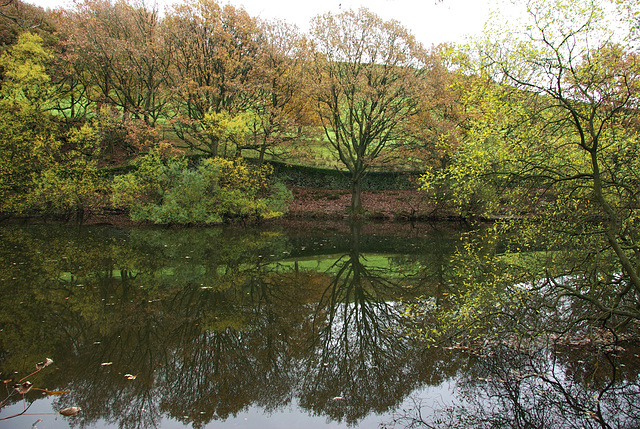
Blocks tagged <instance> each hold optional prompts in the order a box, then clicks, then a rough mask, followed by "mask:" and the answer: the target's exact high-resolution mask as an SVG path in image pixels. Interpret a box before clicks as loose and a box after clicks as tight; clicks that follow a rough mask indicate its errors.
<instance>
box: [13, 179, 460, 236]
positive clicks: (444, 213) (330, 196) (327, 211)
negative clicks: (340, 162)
mask: <svg viewBox="0 0 640 429" xmlns="http://www.w3.org/2000/svg"><path fill="white" fill-rule="evenodd" d="M289 189H290V190H291V192H292V193H293V196H294V199H293V201H292V202H291V203H290V204H289V211H288V213H286V214H285V216H284V219H282V218H278V219H276V220H274V221H276V222H277V221H282V220H287V219H292V220H295V219H312V220H329V221H332V220H341V219H347V218H348V217H349V206H350V204H351V192H350V190H348V189H322V188H311V187H290V188H289ZM362 205H363V208H364V210H365V212H366V218H367V219H370V220H376V221H409V220H432V221H449V220H454V221H456V220H460V217H459V216H458V215H456V214H455V213H454V212H453V211H450V210H445V209H439V208H437V207H435V206H434V205H433V204H430V203H429V202H428V201H427V200H426V197H425V194H424V193H423V192H421V191H418V190H416V189H401V190H375V191H363V192H362ZM38 218H39V219H41V220H43V221H45V222H49V221H50V222H55V223H59V222H63V223H66V222H70V223H73V222H78V219H76V218H74V217H73V216H71V217H69V216H57V217H47V218H46V219H44V218H40V217H38ZM9 219H12V220H13V221H18V222H19V221H20V219H21V218H15V217H7V218H6V219H5V221H6V220H9ZM22 219H24V220H25V221H33V220H35V218H34V217H32V216H28V217H25V218H22ZM80 223H83V224H85V225H114V226H124V227H126V226H139V225H141V223H140V222H133V221H131V220H130V219H129V215H128V213H127V212H126V211H124V210H120V209H112V208H102V209H99V210H87V211H85V213H84V218H83V219H82V222H80Z"/></svg>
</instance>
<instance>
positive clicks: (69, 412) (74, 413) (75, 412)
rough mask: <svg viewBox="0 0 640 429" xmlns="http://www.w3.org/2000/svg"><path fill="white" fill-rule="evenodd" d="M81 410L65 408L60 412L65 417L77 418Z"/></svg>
mask: <svg viewBox="0 0 640 429" xmlns="http://www.w3.org/2000/svg"><path fill="white" fill-rule="evenodd" d="M81 410H82V408H80V407H68V408H63V409H62V410H60V411H58V412H59V413H60V414H62V415H63V416H65V417H72V416H77V415H78V413H79V412H80V411H81Z"/></svg>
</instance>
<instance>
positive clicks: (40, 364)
mask: <svg viewBox="0 0 640 429" xmlns="http://www.w3.org/2000/svg"><path fill="white" fill-rule="evenodd" d="M52 363H53V360H52V359H49V358H46V359H45V360H44V362H38V363H37V364H36V369H37V370H41V369H42V368H45V367H47V366H49V365H51V364H52Z"/></svg>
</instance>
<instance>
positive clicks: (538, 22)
mask: <svg viewBox="0 0 640 429" xmlns="http://www.w3.org/2000/svg"><path fill="white" fill-rule="evenodd" d="M525 6H526V8H527V9H526V10H527V14H526V19H527V20H526V22H525V23H522V24H519V25H517V26H515V27H511V28H507V29H501V28H493V29H491V31H489V32H488V33H487V35H488V37H487V40H486V41H484V43H482V44H481V45H480V50H479V51H478V52H477V54H478V55H477V58H479V60H478V62H477V63H476V66H477V69H475V73H476V75H477V76H478V79H477V80H476V83H477V85H474V87H473V89H472V91H471V94H470V95H469V96H470V97H475V99H476V100H477V103H476V111H475V112H474V115H475V116H474V118H473V119H472V120H471V127H470V130H469V132H468V134H467V135H466V138H465V140H464V142H463V144H462V145H461V146H460V148H458V149H457V150H456V151H455V153H454V155H453V158H454V160H455V161H454V163H453V165H452V168H450V169H448V171H447V172H446V173H445V174H446V179H449V180H451V182H452V183H451V186H452V188H453V189H454V190H455V189H463V190H466V191H468V192H476V191H477V189H478V188H480V187H485V188H489V187H493V188H494V190H495V189H498V188H500V187H501V188H502V189H504V190H506V191H507V192H508V194H505V193H499V192H498V193H496V196H499V197H501V198H499V199H498V198H496V200H495V202H496V203H497V204H496V205H494V206H493V209H494V210H495V209H496V208H498V207H499V208H500V210H504V212H500V214H502V215H506V216H507V218H509V219H510V220H509V221H505V222H504V225H505V226H506V227H507V228H508V230H510V231H515V232H516V233H517V243H515V244H514V246H513V249H512V250H511V252H512V253H513V254H518V255H521V254H522V251H523V249H527V248H529V249H535V250H540V249H544V251H545V252H544V253H543V252H542V251H540V252H539V253H537V254H536V258H535V259H529V260H527V263H526V268H527V271H528V272H527V273H526V277H525V278H523V279H518V280H514V279H513V278H511V279H510V280H509V281H508V282H505V284H503V285H502V286H501V287H504V288H506V290H508V291H511V292H513V294H512V295H513V296H516V295H517V296H520V297H522V296H523V294H522V293H520V292H522V291H520V292H518V290H517V289H518V287H519V286H518V285H520V286H521V285H523V284H526V285H529V287H530V289H529V290H527V291H526V294H527V295H526V299H527V300H529V299H530V298H532V297H543V298H544V299H545V300H546V301H545V302H544V304H540V301H538V302H537V304H535V305H539V307H538V309H541V308H542V306H544V307H545V308H546V309H550V310H549V312H550V313H551V312H552V311H556V309H557V307H558V305H559V303H567V307H569V306H570V307H571V311H563V312H561V313H562V314H558V319H557V320H558V326H559V325H560V322H563V323H562V324H563V325H564V326H565V328H563V329H567V330H568V329H569V328H567V327H566V326H567V323H566V322H567V321H569V320H571V321H572V322H573V323H574V324H573V327H574V328H577V329H580V328H582V329H584V326H585V324H586V323H590V324H591V326H593V324H597V325H598V326H603V327H607V328H610V329H612V330H615V331H620V330H622V329H623V328H625V327H629V326H633V323H631V322H636V323H637V321H638V320H640V310H639V309H640V268H639V267H640V227H639V226H640V224H639V222H638V219H639V218H638V208H639V207H640V176H639V175H638V171H640V163H639V159H640V145H639V144H638V143H639V137H640V134H639V128H638V120H637V112H638V110H639V109H640V104H639V100H640V98H639V97H638V94H639V90H640V60H639V58H638V51H637V49H636V48H635V47H634V45H633V43H632V40H633V37H632V36H633V35H634V33H633V30H634V28H633V26H629V27H628V28H626V29H623V28H621V27H619V28H616V27H617V24H618V23H620V22H625V21H623V20H622V19H621V16H619V15H618V16H616V15H614V14H613V7H612V5H611V3H609V2H606V1H601V2H599V1H596V0H593V1H589V2H584V1H578V0H552V1H549V0H529V1H528V2H526V5H525ZM493 22H499V20H494V21H493ZM614 23H615V25H614ZM621 30H625V32H626V35H627V37H624V36H625V34H624V33H623V32H622V31H621ZM616 31H617V32H616ZM433 179H434V176H431V175H430V174H427V175H426V176H425V181H426V182H427V184H429V182H431V183H433V181H434V180H433ZM464 193H465V192H462V194H464ZM485 195H486V194H485ZM505 196H508V198H505ZM514 196H515V197H517V198H516V199H514V198H513V197H514ZM508 202H513V203H514V204H513V205H512V206H510V207H509V206H508V205H507V203H508ZM493 213H494V214H495V213H496V212H495V211H494V212H493ZM523 213H526V214H527V215H528V216H526V217H524V218H522V214H523ZM523 260H524V259H521V260H520V261H521V262H522V261H523ZM515 265H517V264H515ZM513 268H514V269H516V270H518V267H517V266H515V267H513ZM521 268H522V267H520V270H521ZM503 271H504V272H508V271H507V270H503ZM479 286H481V285H478V284H476V285H474V287H473V288H470V289H472V291H471V293H470V294H469V295H470V296H472V295H474V296H478V292H477V291H479V290H482V287H479ZM533 291H535V293H533ZM507 295H508V294H507ZM480 301H481V300H479V301H478V302H480ZM528 302H530V303H531V302H532V300H530V301H528ZM569 303H570V304H569ZM491 305H493V304H491ZM565 310H566V308H565ZM473 313H476V314H479V313H478V312H477V311H472V312H469V313H467V314H473ZM545 329H552V328H551V323H550V322H549V323H547V325H546V327H545Z"/></svg>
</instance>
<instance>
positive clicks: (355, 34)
mask: <svg viewBox="0 0 640 429" xmlns="http://www.w3.org/2000/svg"><path fill="white" fill-rule="evenodd" d="M311 37H312V40H313V41H314V42H315V44H316V49H317V52H316V55H315V60H314V68H315V70H314V79H315V82H314V88H313V100H314V102H315V107H316V109H317V113H318V115H319V118H320V121H321V123H322V126H323V127H324V130H325V135H326V138H327V140H328V141H329V143H330V144H331V146H332V147H333V149H334V150H335V152H336V154H337V157H338V158H339V159H340V161H341V162H342V163H343V164H344V165H345V167H346V168H347V169H348V171H349V173H350V175H351V193H352V198H351V207H350V211H351V214H353V215H359V214H362V212H363V208H362V200H361V190H362V181H363V179H364V177H365V175H366V173H367V171H368V170H369V168H370V167H371V165H372V163H373V161H374V160H375V159H376V158H377V157H378V155H379V154H380V152H381V151H382V150H383V149H385V147H387V146H388V145H389V144H390V143H392V142H396V143H397V142H398V141H401V140H404V139H407V138H408V136H409V133H408V127H406V125H407V122H408V120H409V118H410V117H411V116H412V115H415V114H416V113H417V111H418V108H419V106H420V102H419V98H420V95H421V88H422V80H421V77H422V75H423V73H424V72H425V69H424V68H423V65H424V64H423V63H424V62H423V58H424V52H423V49H422V46H421V45H420V44H419V43H418V42H417V41H416V40H415V38H414V36H413V35H412V34H411V33H410V32H409V31H407V30H406V29H405V28H403V27H402V26H401V25H400V23H398V22H397V21H393V20H392V21H384V20H382V19H381V18H380V17H378V16H377V15H375V14H374V13H372V12H370V11H368V10H367V9H360V10H358V11H346V12H343V13H341V14H338V15H333V14H331V13H328V14H325V15H320V16H317V17H315V18H314V19H313V21H312V29H311Z"/></svg>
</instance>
